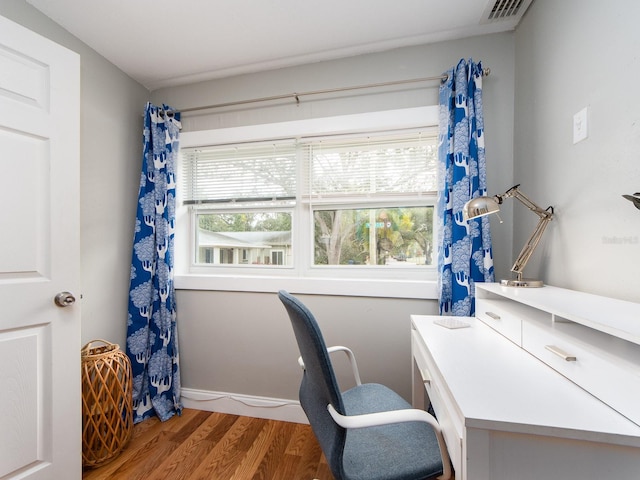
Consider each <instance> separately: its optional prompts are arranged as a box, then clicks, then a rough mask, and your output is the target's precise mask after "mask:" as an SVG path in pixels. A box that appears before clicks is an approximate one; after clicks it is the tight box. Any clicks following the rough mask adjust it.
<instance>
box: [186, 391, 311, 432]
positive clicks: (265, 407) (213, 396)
mask: <svg viewBox="0 0 640 480" xmlns="http://www.w3.org/2000/svg"><path fill="white" fill-rule="evenodd" d="M181 392H182V404H183V406H184V407H185V408H193V409H195V410H205V411H207V412H219V413H227V414H230V415H242V416H246V417H255V418H266V419H269V420H280V421H283V422H294V423H306V424H308V423H309V421H308V420H307V417H306V415H305V414H304V411H303V410H302V407H301V406H300V402H297V401H295V400H288V399H283V398H270V397H257V396H252V395H242V394H238V393H228V392H213V391H210V390H197V389H193V388H183V389H182V391H181Z"/></svg>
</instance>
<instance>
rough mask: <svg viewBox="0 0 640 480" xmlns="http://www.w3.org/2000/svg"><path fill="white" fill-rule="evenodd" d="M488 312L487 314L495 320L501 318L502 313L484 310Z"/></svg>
mask: <svg viewBox="0 0 640 480" xmlns="http://www.w3.org/2000/svg"><path fill="white" fill-rule="evenodd" d="M484 313H486V314H487V316H489V317H491V318H493V319H494V320H500V315H498V314H497V313H493V312H484Z"/></svg>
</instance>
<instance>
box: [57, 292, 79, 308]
mask: <svg viewBox="0 0 640 480" xmlns="http://www.w3.org/2000/svg"><path fill="white" fill-rule="evenodd" d="M53 301H54V302H55V304H56V305H57V306H59V307H68V306H69V305H73V304H74V303H76V297H74V296H73V294H72V293H71V292H60V293H59V294H57V295H56V296H55V298H54V299H53Z"/></svg>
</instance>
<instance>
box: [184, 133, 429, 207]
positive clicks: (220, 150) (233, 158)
mask: <svg viewBox="0 0 640 480" xmlns="http://www.w3.org/2000/svg"><path fill="white" fill-rule="evenodd" d="M181 157H182V172H181V176H182V181H181V184H182V186H183V192H182V198H183V201H184V203H185V204H208V205H210V206H213V204H228V203H236V202H238V203H239V202H243V204H246V203H247V202H256V203H260V202H267V201H268V202H272V201H274V200H293V199H296V198H297V197H298V195H299V196H300V198H302V199H303V200H304V201H310V202H313V203H323V202H325V203H329V202H343V201H346V202H348V201H354V200H355V201H357V199H361V200H362V199H365V198H366V199H370V198H373V197H390V196H393V197H402V198H417V197H419V196H420V195H422V194H424V193H433V192H435V191H436V189H437V184H436V175H437V136H436V133H435V131H434V130H433V129H427V130H422V131H420V132H408V133H407V132H405V133H402V134H394V135H389V134H387V135H382V136H380V135H378V136H365V137H357V138H354V137H353V136H352V137H327V138H323V139H317V138H302V139H299V140H295V139H290V140H283V141H278V142H276V143H274V142H269V143H247V144H241V145H222V146H209V147H198V148H187V149H182V150H181ZM298 170H299V172H300V176H299V177H298ZM296 178H301V179H303V181H302V184H301V185H297V183H296Z"/></svg>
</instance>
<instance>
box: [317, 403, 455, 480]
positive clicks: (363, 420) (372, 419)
mask: <svg viewBox="0 0 640 480" xmlns="http://www.w3.org/2000/svg"><path fill="white" fill-rule="evenodd" d="M327 409H328V410H329V414H330V415H331V417H332V418H333V420H334V421H335V422H336V423H337V424H338V425H340V426H341V427H342V428H365V427H376V426H380V425H389V424H392V423H402V422H424V423H428V424H429V425H431V427H432V428H433V431H434V432H435V434H436V439H437V440H438V446H439V447H440V456H441V457H442V475H441V476H440V477H438V478H440V479H441V480H447V479H449V478H451V462H450V459H449V452H448V451H447V445H446V444H445V442H444V437H443V436H442V429H441V428H440V424H439V423H438V421H437V420H436V419H435V418H434V417H433V416H432V415H430V414H429V413H427V412H425V411H424V410H418V409H416V408H407V409H404V410H391V411H387V412H377V413H368V414H365V415H341V414H339V413H338V412H337V411H336V409H335V408H333V405H331V404H329V405H328V406H327Z"/></svg>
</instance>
